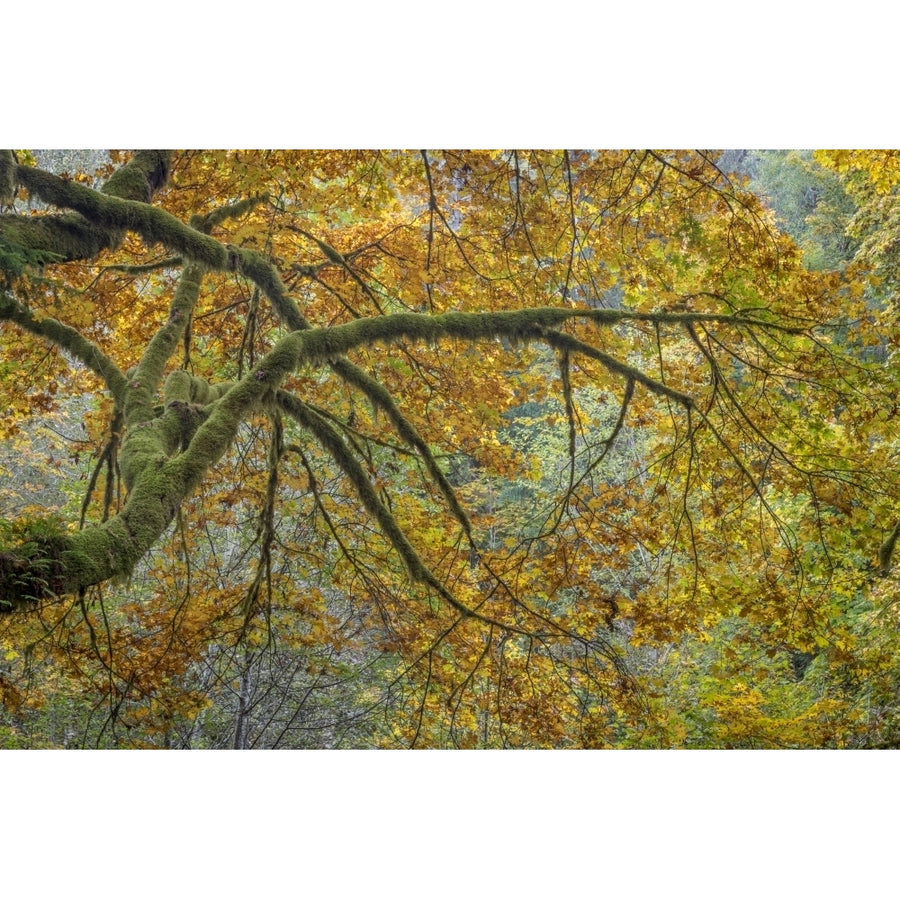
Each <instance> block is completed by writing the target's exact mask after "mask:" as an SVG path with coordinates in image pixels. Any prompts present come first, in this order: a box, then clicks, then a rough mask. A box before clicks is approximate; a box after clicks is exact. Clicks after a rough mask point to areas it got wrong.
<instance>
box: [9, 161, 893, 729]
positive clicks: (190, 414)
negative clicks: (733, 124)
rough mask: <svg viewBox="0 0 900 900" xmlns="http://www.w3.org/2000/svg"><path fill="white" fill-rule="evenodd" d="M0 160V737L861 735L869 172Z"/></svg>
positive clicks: (874, 479) (878, 693)
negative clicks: (63, 168)
mask: <svg viewBox="0 0 900 900" xmlns="http://www.w3.org/2000/svg"><path fill="white" fill-rule="evenodd" d="M719 162H720V160H719V157H718V156H717V155H716V154H715V153H706V152H694V151H691V152H687V151H667V152H662V151H660V152H654V151H591V152H588V151H445V152H434V151H416V152H399V151H398V152H392V151H378V152H368V151H367V152H363V151H283V152H282V151H279V152H275V151H227V152H225V151H208V152H207V151H203V152H201V151H187V152H178V153H168V152H163V151H152V152H150V151H141V152H139V153H136V154H130V153H121V152H113V153H112V154H111V155H110V157H109V161H108V163H106V164H105V165H104V166H103V167H102V168H101V169H100V170H99V171H98V172H96V173H94V172H88V173H85V172H68V173H65V174H58V175H57V174H51V173H50V172H48V171H45V170H44V169H42V168H41V167H40V166H39V165H38V164H37V160H35V159H34V158H33V157H31V156H30V154H28V153H26V152H25V151H18V152H17V153H16V154H15V155H14V154H12V153H11V152H8V153H6V155H5V156H4V157H3V162H2V166H0V193H2V194H3V202H4V203H5V204H6V206H5V208H4V212H3V213H2V215H0V270H2V275H3V289H2V294H0V320H2V325H0V404H2V405H3V408H5V409H7V410H8V413H7V415H6V416H5V417H4V419H3V420H2V422H0V438H2V440H3V455H2V458H0V466H2V472H3V479H4V480H3V492H2V495H0V515H2V517H3V519H2V522H0V612H2V614H3V615H2V621H0V653H2V657H0V702H2V704H3V707H4V708H5V714H4V716H3V717H2V718H0V729H2V730H0V734H2V736H3V740H4V741H5V743H6V744H7V745H8V746H63V745H82V744H83V745H89V746H95V745H96V746H116V747H131V746H138V747H142V746H177V747H184V746H217V747H225V746H232V747H250V746H260V747H262V746H269V747H272V746H292V747H300V746H417V747H418V746H424V747H430V746H441V747H670V746H720V747H726V746H727V747H731V746H735V747H737V746H743V747H757V746H766V747H772V746H837V747H843V746H871V745H876V744H883V743H890V742H892V741H894V740H897V739H898V732H897V728H898V727H900V723H897V722H895V721H894V715H893V713H892V712H891V710H892V709H893V706H892V703H893V702H894V701H893V698H894V696H895V688H896V684H897V680H896V679H897V677H898V676H900V672H898V671H897V668H896V666H897V655H898V647H897V646H896V644H895V642H894V639H893V631H894V630H895V629H893V627H892V626H893V621H894V618H895V616H896V611H895V608H894V605H893V603H894V592H895V586H894V581H893V575H892V571H893V544H894V541H895V540H896V537H897V533H898V527H897V522H898V521H900V515H898V500H900V494H898V485H897V483H896V478H895V474H894V470H895V464H894V458H895V452H896V448H895V444H894V439H893V435H892V429H891V427H890V422H891V420H892V419H893V417H894V416H895V415H896V387H895V385H896V373H895V372H894V366H895V364H896V363H895V362H894V353H893V351H894V348H895V345H896V343H897V341H898V334H900V332H898V330H897V327H896V321H895V320H896V310H895V307H894V306H893V305H892V303H891V302H889V299H888V298H887V285H888V284H889V278H888V276H887V275H886V272H887V271H888V269H889V258H888V257H889V253H890V252H891V250H890V248H891V247H892V246H893V245H892V244H891V243H890V240H889V230H890V228H892V227H893V224H894V223H893V218H892V215H891V213H892V211H893V206H891V203H892V201H893V196H894V192H895V190H896V185H897V182H898V180H900V174H898V173H900V164H898V162H897V160H896V157H895V156H894V155H888V154H871V153H869V154H861V153H849V154H844V153H837V152H835V153H831V154H825V153H823V154H821V156H820V157H819V162H818V163H817V165H819V166H828V167H830V171H832V172H833V173H836V175H837V176H838V177H840V178H841V179H843V180H844V182H845V183H846V185H847V191H848V194H849V195H850V196H851V197H854V198H856V199H855V202H856V208H857V209H858V210H859V212H858V214H857V218H856V219H855V220H854V222H853V223H850V224H849V225H848V227H849V228H851V229H853V228H855V229H856V233H857V234H858V235H860V241H861V247H862V250H861V251H860V253H859V254H858V256H856V257H855V258H854V259H852V260H850V261H848V263H847V264H846V266H844V267H843V268H841V269H834V268H832V269H827V270H822V269H818V270H813V269H811V268H809V267H808V266H807V265H806V264H805V262H804V258H803V254H802V252H801V248H800V247H799V246H798V243H797V241H796V240H794V239H793V238H792V237H791V236H789V235H788V234H786V233H785V232H783V231H782V230H781V229H780V227H779V224H778V222H777V220H776V218H775V215H774V213H773V212H772V211H771V210H770V209H769V208H768V207H767V206H766V205H765V203H764V202H763V201H762V200H761V199H759V197H758V196H757V195H756V194H754V193H752V192H750V191H749V190H748V189H747V184H746V183H745V181H744V179H743V178H742V177H741V176H738V175H735V174H734V173H728V172H726V171H724V170H723V168H721V167H720V165H719Z"/></svg>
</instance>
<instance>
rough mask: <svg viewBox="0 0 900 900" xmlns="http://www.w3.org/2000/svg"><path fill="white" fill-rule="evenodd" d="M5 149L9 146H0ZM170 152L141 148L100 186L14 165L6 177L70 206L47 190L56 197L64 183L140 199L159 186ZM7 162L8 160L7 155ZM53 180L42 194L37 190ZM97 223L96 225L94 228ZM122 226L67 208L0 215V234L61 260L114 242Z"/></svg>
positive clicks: (89, 256)
mask: <svg viewBox="0 0 900 900" xmlns="http://www.w3.org/2000/svg"><path fill="white" fill-rule="evenodd" d="M4 152H6V153H9V151H4ZM171 158H172V154H171V152H170V151H167V150H141V151H138V152H137V153H136V154H135V155H134V157H133V158H132V159H131V160H130V161H129V162H128V163H126V164H125V165H124V166H122V167H121V168H119V169H117V170H116V172H114V173H113V175H112V177H111V178H110V179H109V181H107V183H106V184H105V185H103V187H102V188H101V189H100V192H98V191H94V190H92V189H91V188H87V187H83V186H82V185H79V184H75V183H74V182H70V181H66V180H65V179H63V178H59V177H58V176H56V175H52V174H50V173H49V172H45V171H43V170H42V169H36V168H33V167H31V166H22V165H18V164H17V165H16V166H15V168H14V169H13V171H12V175H11V176H9V175H7V177H11V179H12V182H13V183H14V185H22V186H23V187H25V188H26V189H27V190H29V191H31V192H32V193H33V194H35V196H37V197H39V198H40V199H42V200H45V201H46V202H48V203H51V204H53V205H56V206H60V207H61V208H64V209H75V207H74V206H71V205H70V204H67V203H65V202H60V203H56V202H55V201H54V200H52V199H49V197H50V195H51V194H52V195H53V196H56V197H57V199H60V200H62V199H63V197H64V196H66V195H67V194H68V191H67V189H66V186H68V188H72V189H78V191H79V192H87V193H88V194H93V195H94V196H96V197H101V196H103V195H104V194H105V195H106V196H107V197H108V198H110V199H112V198H116V199H118V200H120V201H130V200H140V201H144V202H145V203H146V202H148V201H149V200H151V199H152V197H153V195H154V194H155V193H156V192H157V191H158V190H159V189H160V188H162V187H163V185H164V184H165V180H166V178H167V177H168V173H169V168H170V166H171ZM7 162H8V160H7ZM49 185H54V186H55V187H56V189H55V190H53V191H50V192H49V193H48V194H47V196H45V195H44V193H42V190H43V189H44V188H46V187H47V186H49ZM98 225H99V226H100V227H99V228H98ZM126 230H127V229H126V228H125V227H124V226H121V225H115V224H112V223H103V222H100V221H89V220H88V219H86V218H85V217H83V216H81V215H72V214H69V213H66V214H60V215H45V216H21V215H14V214H11V215H3V216H0V235H2V236H3V238H4V239H5V240H6V241H8V242H9V243H10V244H13V245H15V246H18V247H21V248H23V249H24V250H29V251H42V252H46V253H52V254H53V255H54V256H55V257H57V258H58V259H61V260H67V261H71V260H80V259H92V258H93V257H95V256H97V254H98V253H100V252H101V251H102V250H108V249H112V248H115V247H116V246H118V245H119V243H120V242H121V240H122V237H123V236H124V234H125V231H126Z"/></svg>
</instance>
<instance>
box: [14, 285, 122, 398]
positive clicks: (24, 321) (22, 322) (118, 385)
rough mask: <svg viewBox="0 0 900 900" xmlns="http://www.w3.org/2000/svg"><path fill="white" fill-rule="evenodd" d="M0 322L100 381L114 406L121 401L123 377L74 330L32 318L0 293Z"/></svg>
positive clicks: (107, 359)
mask: <svg viewBox="0 0 900 900" xmlns="http://www.w3.org/2000/svg"><path fill="white" fill-rule="evenodd" d="M0 320H5V321H7V322H14V323H15V324H16V325H18V326H19V327H20V328H23V329H25V330H26V331H29V332H31V333H32V334H35V335H37V336H39V337H42V338H45V339H47V340H48V341H51V342H52V343H54V344H56V346H57V347H61V348H62V349H63V350H65V351H66V352H67V353H70V354H71V355H72V356H74V357H75V358H76V359H78V360H80V361H81V362H83V363H84V364H85V365H86V366H87V367H88V368H89V369H90V370H91V371H93V372H95V373H96V374H97V375H99V376H100V377H101V378H102V379H103V380H104V382H105V383H106V386H107V388H109V392H110V394H111V395H112V397H113V399H114V400H115V401H116V403H117V404H120V403H122V402H123V401H124V399H125V375H124V374H123V373H122V371H121V369H119V367H118V366H117V365H116V364H115V363H114V362H113V361H112V360H111V359H110V358H109V357H108V356H107V355H106V354H105V353H104V352H103V351H102V350H101V349H100V348H99V347H98V346H97V345H96V344H94V343H92V342H91V341H89V340H88V339H87V338H85V337H84V336H83V335H82V334H81V333H80V332H79V331H77V330H76V329H74V328H71V327H70V326H69V325H65V324H63V323H62V322H59V321H57V320H56V319H51V318H46V319H38V318H36V317H35V316H34V315H32V313H31V312H30V311H29V310H27V309H26V308H25V307H24V306H23V305H22V304H21V303H19V302H18V301H17V300H16V299H15V298H14V297H11V296H10V295H9V294H8V293H6V292H5V291H4V292H0Z"/></svg>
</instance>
